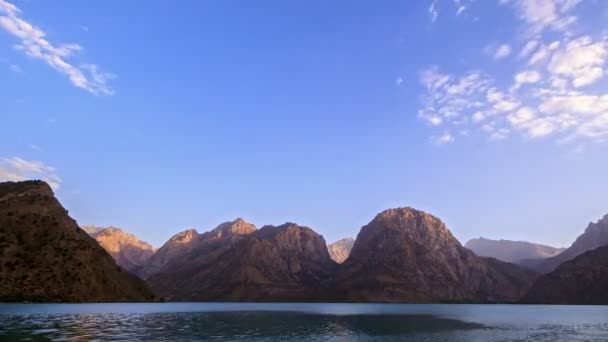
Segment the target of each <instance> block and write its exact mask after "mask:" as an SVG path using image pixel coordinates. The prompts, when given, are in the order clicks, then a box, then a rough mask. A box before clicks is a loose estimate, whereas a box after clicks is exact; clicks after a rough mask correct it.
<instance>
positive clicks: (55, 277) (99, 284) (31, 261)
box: [0, 181, 155, 302]
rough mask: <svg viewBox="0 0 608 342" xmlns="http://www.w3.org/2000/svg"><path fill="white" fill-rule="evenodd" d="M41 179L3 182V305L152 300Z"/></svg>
mask: <svg viewBox="0 0 608 342" xmlns="http://www.w3.org/2000/svg"><path fill="white" fill-rule="evenodd" d="M152 300H155V297H154V296H153V295H152V293H151V292H150V291H149V289H148V287H147V286H146V284H145V283H144V282H143V281H142V280H140V279H138V278H137V277H136V276H133V275H131V274H129V273H128V272H126V271H124V270H123V269H122V268H121V267H120V266H118V265H117V264H116V263H115V261H114V260H113V259H112V257H111V256H110V255H109V254H108V253H107V252H106V251H105V250H104V249H103V248H102V247H101V246H99V244H98V243H97V242H96V241H95V240H94V239H93V238H91V237H90V236H89V235H88V234H87V233H86V232H85V231H83V230H82V229H80V228H79V227H78V225H77V224H76V222H75V221H74V220H73V219H71V218H70V217H69V216H68V212H67V211H66V210H65V209H64V208H63V207H62V206H61V204H60V203H59V202H58V201H57V200H56V199H55V197H54V194H53V192H52V190H51V188H50V187H49V186H48V185H47V184H46V183H44V182H41V181H26V182H18V183H14V182H6V183H0V301H34V302H124V301H152Z"/></svg>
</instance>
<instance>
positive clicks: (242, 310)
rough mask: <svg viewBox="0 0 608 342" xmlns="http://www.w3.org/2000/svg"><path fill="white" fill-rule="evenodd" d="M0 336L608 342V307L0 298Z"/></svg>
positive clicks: (39, 337)
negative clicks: (81, 301)
mask: <svg viewBox="0 0 608 342" xmlns="http://www.w3.org/2000/svg"><path fill="white" fill-rule="evenodd" d="M0 340H10V341H13V340H15V341H18V340H24V341H25V340H27V341H45V340H54V341H68V340H69V341H71V340H78V341H88V340H99V341H118V340H124V341H134V340H135V341H137V340H144V341H154V340H157V341H161V340H173V341H188V340H217V341H231V340H235V341H236V340H247V341H352V340H355V341H376V340H379V341H385V340H386V341H403V340H406V341H429V342H435V341H608V306H545V305H455V304H448V305H445V304H429V305H417V304H329V303H327V304H301V303H285V304H283V303H281V304H278V303H276V304H270V303H268V304H266V303H264V304H261V303H150V304H0Z"/></svg>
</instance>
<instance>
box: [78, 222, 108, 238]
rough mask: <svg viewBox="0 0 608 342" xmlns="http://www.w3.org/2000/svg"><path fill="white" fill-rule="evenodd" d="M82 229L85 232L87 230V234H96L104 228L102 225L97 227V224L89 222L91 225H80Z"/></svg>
mask: <svg viewBox="0 0 608 342" xmlns="http://www.w3.org/2000/svg"><path fill="white" fill-rule="evenodd" d="M80 229H82V230H84V231H85V232H87V234H89V235H92V234H95V233H97V232H99V231H100V230H102V229H103V228H100V227H97V226H94V225H91V224H89V225H84V226H80Z"/></svg>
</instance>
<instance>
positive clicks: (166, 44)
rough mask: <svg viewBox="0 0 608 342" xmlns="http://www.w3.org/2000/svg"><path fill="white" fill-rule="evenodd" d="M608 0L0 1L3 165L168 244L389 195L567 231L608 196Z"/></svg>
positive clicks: (574, 232) (10, 175)
mask: <svg viewBox="0 0 608 342" xmlns="http://www.w3.org/2000/svg"><path fill="white" fill-rule="evenodd" d="M607 59H608V2H606V1H601V0H595V1H594V0H588V1H578V0H536V1H532V0H530V1H524V0H506V1H505V0H496V1H494V0H488V1H481V0H477V1H472V0H434V1H433V0H424V1H423V0H421V1H380V2H378V1H345V0H336V1H323V0H307V1H280V0H275V1H269V0H260V1H178V2H172V3H168V2H166V1H146V2H145V4H144V3H143V2H141V1H127V2H125V1H118V0H106V1H86V2H84V1H41V0H0V123H1V124H0V127H1V128H2V129H1V132H2V134H0V180H4V181H6V180H12V181H17V180H23V179H43V180H46V181H47V182H48V183H49V184H50V185H51V186H52V188H53V189H54V191H55V193H56V195H57V196H58V198H59V199H60V201H61V202H62V204H63V205H64V206H65V207H66V208H67V209H68V210H69V214H70V215H71V216H72V217H73V218H74V219H76V220H77V221H78V223H79V224H83V225H84V224H94V225H99V226H107V225H113V226H117V227H121V228H124V229H125V230H127V231H129V232H131V233H134V234H135V235H137V236H138V237H140V238H142V239H143V240H146V241H148V242H150V243H152V244H153V245H155V246H157V247H158V246H160V245H162V244H163V243H164V242H165V241H166V240H167V239H169V238H170V237H171V236H172V235H174V234H176V233H178V232H180V231H182V230H184V229H187V228H196V229H198V230H199V232H203V231H207V230H210V229H212V228H214V227H215V226H216V225H217V224H219V223H221V222H224V221H229V220H233V219H235V218H237V217H243V218H244V219H246V220H247V221H250V222H252V223H254V224H256V225H257V226H263V225H265V224H273V225H278V224H281V223H284V222H287V221H289V222H296V223H298V224H300V225H305V226H309V227H311V228H313V229H315V230H316V231H317V232H319V233H321V234H322V235H323V236H324V237H325V239H326V241H328V242H331V241H334V240H337V239H340V238H342V237H346V236H352V237H355V236H356V234H357V233H358V231H359V229H360V228H361V226H363V225H365V224H367V223H368V222H369V221H371V220H372V219H373V217H374V216H375V215H376V214H377V213H379V212H381V211H382V210H385V209H387V208H392V207H405V206H411V207H414V208H417V209H421V210H424V211H427V212H429V213H431V214H433V215H435V216H437V217H439V218H441V219H442V220H443V221H444V222H445V223H446V224H447V226H448V227H449V228H450V229H451V231H452V232H453V233H454V235H455V236H456V237H457V238H458V239H459V240H460V241H461V242H462V243H464V242H466V241H467V240H468V239H470V238H475V237H479V236H483V237H487V238H503V239H514V240H526V241H532V242H539V243H545V244H549V245H554V246H569V245H570V244H571V243H572V242H573V240H574V239H575V238H576V237H577V236H578V235H580V234H581V233H582V231H583V230H584V228H585V227H586V225H587V224H588V222H590V221H596V220H598V219H600V218H601V217H602V216H603V215H605V214H607V213H608V202H607V201H606V197H605V194H606V193H608V182H607V181H606V172H607V171H606V170H608V142H607V140H608V68H607V66H608V64H607Z"/></svg>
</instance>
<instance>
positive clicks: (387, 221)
mask: <svg viewBox="0 0 608 342" xmlns="http://www.w3.org/2000/svg"><path fill="white" fill-rule="evenodd" d="M534 277H535V273H534V272H531V271H528V270H526V269H523V268H521V267H519V266H516V265H513V264H509V263H505V262H501V261H498V260H496V259H489V258H482V257H478V256H477V255H475V254H474V253H473V252H471V251H470V250H468V249H466V248H464V247H463V246H462V245H461V244H460V243H459V242H458V241H457V240H456V238H454V236H453V235H452V234H451V232H450V231H449V230H448V229H447V227H446V226H445V224H444V223H443V222H441V220H439V219H438V218H436V217H434V216H432V215H429V214H426V213H424V212H422V211H418V210H415V209H412V208H399V209H389V210H386V211H384V212H382V213H380V214H378V215H377V216H376V217H375V218H374V219H373V220H372V221H371V222H370V223H369V224H368V225H366V226H364V227H363V228H362V229H361V231H360V233H359V235H358V236H357V240H356V242H355V245H354V246H353V249H352V251H351V254H350V256H349V258H348V259H347V260H346V261H345V262H344V263H343V264H342V265H341V267H340V268H339V269H338V270H337V273H336V275H335V278H334V280H333V285H332V292H333V296H334V297H335V300H337V301H361V302H512V301H516V300H518V299H519V298H520V297H521V296H522V295H523V294H524V293H525V291H526V290H527V289H528V287H529V286H530V285H531V283H532V281H533V279H534Z"/></svg>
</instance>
